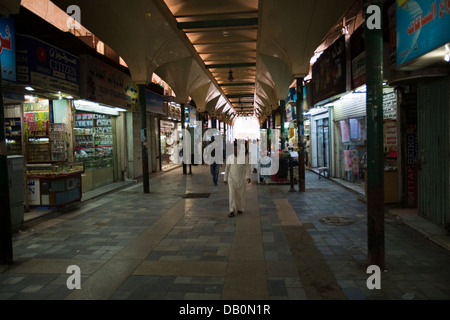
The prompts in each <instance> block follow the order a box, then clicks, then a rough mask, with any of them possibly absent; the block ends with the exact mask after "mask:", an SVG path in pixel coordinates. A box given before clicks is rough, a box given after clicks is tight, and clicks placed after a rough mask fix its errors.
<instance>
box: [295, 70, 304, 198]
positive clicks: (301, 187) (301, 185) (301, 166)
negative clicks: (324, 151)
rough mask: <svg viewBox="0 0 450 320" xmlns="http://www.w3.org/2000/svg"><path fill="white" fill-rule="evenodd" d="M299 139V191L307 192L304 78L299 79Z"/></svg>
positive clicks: (297, 111)
mask: <svg viewBox="0 0 450 320" xmlns="http://www.w3.org/2000/svg"><path fill="white" fill-rule="evenodd" d="M296 113H297V138H298V191H299V192H305V191H306V183H305V180H306V179H305V139H304V136H303V133H304V118H303V78H297V108H296Z"/></svg>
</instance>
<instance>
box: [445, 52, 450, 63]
mask: <svg viewBox="0 0 450 320" xmlns="http://www.w3.org/2000/svg"><path fill="white" fill-rule="evenodd" d="M444 60H445V61H447V62H449V61H450V55H449V54H448V53H446V54H445V57H444Z"/></svg>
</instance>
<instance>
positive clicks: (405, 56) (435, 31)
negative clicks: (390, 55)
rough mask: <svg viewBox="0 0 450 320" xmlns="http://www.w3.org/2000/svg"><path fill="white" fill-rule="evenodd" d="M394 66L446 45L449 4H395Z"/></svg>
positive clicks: (435, 0)
mask: <svg viewBox="0 0 450 320" xmlns="http://www.w3.org/2000/svg"><path fill="white" fill-rule="evenodd" d="M396 8H397V65H400V64H403V63H405V62H408V61H410V60H412V59H414V58H417V57H420V56H421V55H424V54H426V53H428V52H430V51H432V50H434V49H436V48H438V47H440V46H442V45H444V44H446V43H447V42H449V41H450V33H449V32H448V30H450V0H407V1H400V0H397V7H396Z"/></svg>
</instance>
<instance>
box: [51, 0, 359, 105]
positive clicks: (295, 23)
mask: <svg viewBox="0 0 450 320" xmlns="http://www.w3.org/2000/svg"><path fill="white" fill-rule="evenodd" d="M52 1H53V2H54V3H55V4H56V5H57V6H59V7H60V8H61V9H62V10H64V11H66V9H67V7H68V6H69V5H78V6H79V7H80V9H81V24H82V25H84V26H85V27H86V28H87V29H88V30H90V31H91V32H93V33H94V34H95V35H96V36H97V37H99V38H100V39H101V40H102V41H104V42H105V43H106V44H107V45H108V46H110V47H111V48H112V49H113V50H115V51H116V52H117V53H118V54H119V55H120V56H121V57H122V58H123V59H124V60H125V62H126V63H127V65H128V67H129V69H130V73H131V77H132V79H133V80H134V81H136V82H138V83H145V82H150V81H151V78H152V74H153V72H154V71H155V70H156V69H157V68H159V67H161V66H163V65H166V64H168V63H171V62H176V61H181V60H183V59H184V58H188V57H191V56H195V58H196V60H197V61H200V62H202V63H203V64H204V65H202V68H201V69H204V72H205V73H206V74H207V77H208V78H209V79H210V80H211V81H212V83H213V84H214V85H215V86H216V87H217V90H218V91H219V92H220V93H221V95H222V94H224V92H225V91H224V90H225V89H226V90H228V91H227V92H228V93H227V94H228V95H230V96H239V93H240V92H242V93H244V91H245V95H249V94H250V95H252V93H250V92H249V89H248V88H249V87H251V84H252V83H254V84H255V87H254V89H253V90H254V93H253V94H254V96H255V101H254V104H255V106H258V107H259V108H260V109H261V111H263V109H264V107H266V106H263V105H264V103H263V102H262V100H261V99H260V98H259V97H267V100H268V101H269V103H270V104H271V103H272V102H271V100H272V95H273V94H272V93H271V92H267V93H266V94H263V93H262V92H261V90H263V89H262V86H260V88H257V87H258V81H257V80H256V79H258V80H260V79H263V80H262V82H264V83H267V84H270V83H271V82H272V83H273V86H272V89H268V90H269V91H271V90H274V91H275V93H276V97H277V99H283V98H284V97H285V96H286V95H287V90H288V88H289V86H286V82H289V81H288V79H289V77H288V75H287V72H286V68H287V69H288V71H289V72H288V73H289V74H290V76H291V77H294V78H297V77H304V76H306V75H307V74H308V73H309V70H310V62H309V61H310V58H311V57H312V56H313V54H314V50H316V48H317V47H318V46H319V45H320V44H321V43H322V41H323V39H324V37H325V35H326V34H327V32H328V31H329V30H330V29H331V28H332V27H333V26H336V24H338V23H339V20H340V19H342V17H343V15H344V14H345V12H346V11H347V10H348V9H349V8H350V5H351V4H352V3H353V2H354V1H355V0H339V1H336V0H314V1H312V0H283V1H279V0H259V1H258V0H230V1H223V0H190V1H181V0H151V1H149V0H133V1H123V0H52ZM215 19H217V20H218V21H235V22H236V21H239V20H240V19H241V20H247V21H248V20H253V19H256V20H257V28H256V26H255V25H254V24H253V25H248V26H239V27H230V28H228V27H226V26H225V27H224V26H220V27H212V26H211V25H210V26H208V27H205V28H203V27H200V28H198V27H197V28H194V27H188V26H186V24H184V27H183V28H179V27H180V23H182V22H194V23H195V22H205V21H206V22H209V21H207V20H210V21H214V20H215ZM256 29H257V30H256ZM238 30H239V32H238ZM201 31H206V32H204V33H203V32H201ZM250 31H251V32H250ZM256 31H257V32H256ZM188 35H189V37H188ZM256 37H257V39H256ZM254 42H257V44H254ZM215 44H217V45H218V46H219V47H217V46H215ZM226 47H228V49H227V48H226ZM255 48H256V49H255ZM200 52H201V54H199V53H200ZM261 56H267V57H271V58H270V59H268V58H264V59H263V60H266V61H265V62H264V63H262V62H261V60H262V59H260V57H261ZM272 58H273V59H272ZM277 59H278V60H279V61H278V60H277ZM202 60H203V61H202ZM267 60H273V61H270V62H268V61H267ZM255 61H256V66H255V63H254V62H255ZM281 61H282V62H283V63H282V62H281ZM249 62H250V63H249ZM229 63H234V64H238V65H239V64H241V65H247V63H248V66H242V67H236V68H234V70H233V71H234V75H235V77H236V78H237V79H236V81H239V82H245V83H242V85H241V86H223V85H224V84H226V81H227V73H228V68H224V67H223V65H224V64H229ZM200 65H201V63H200ZM205 65H208V68H205ZM210 65H215V66H217V65H222V68H217V67H215V69H214V68H212V67H210ZM167 66H168V65H166V68H170V67H167ZM278 67H280V68H278ZM163 68H164V67H163ZM267 72H269V75H267ZM216 73H217V74H216ZM224 74H225V78H223V77H224ZM240 75H245V79H244V78H243V79H242V80H241V79H239V77H240ZM173 76H174V77H175V76H176V75H173ZM161 77H162V76H161ZM162 78H163V77H162ZM219 79H220V81H219ZM265 79H271V80H270V81H266V80H265ZM163 80H165V81H166V79H164V78H163ZM187 81H189V78H188V80H187ZM179 82H181V81H179ZM219 83H220V84H221V86H222V87H219ZM203 84H204V83H201V84H199V86H201V85H203ZM183 87H184V88H183ZM195 89H196V88H194V87H193V85H192V84H189V83H187V84H184V85H182V84H180V83H179V84H178V88H177V89H176V90H175V89H174V90H175V92H177V90H178V92H180V93H179V94H178V93H177V95H181V96H182V97H183V98H185V96H186V94H189V93H192V92H194V91H195ZM283 91H285V92H283ZM229 99H230V98H227V99H226V100H229ZM258 99H259V100H258ZM229 102H230V101H229ZM236 103H237V102H236ZM220 106H221V105H219V107H220ZM269 108H270V106H269ZM214 111H215V109H214ZM263 113H264V112H263Z"/></svg>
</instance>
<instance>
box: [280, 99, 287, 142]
mask: <svg viewBox="0 0 450 320" xmlns="http://www.w3.org/2000/svg"><path fill="white" fill-rule="evenodd" d="M285 114H286V101H285V100H280V126H281V150H284V148H285V147H286V133H285V130H284V121H285Z"/></svg>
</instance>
